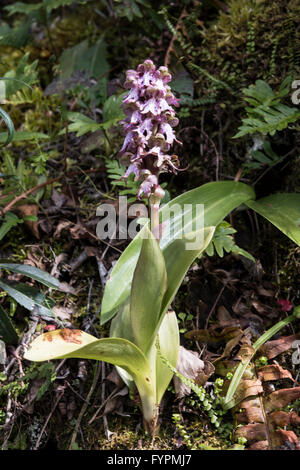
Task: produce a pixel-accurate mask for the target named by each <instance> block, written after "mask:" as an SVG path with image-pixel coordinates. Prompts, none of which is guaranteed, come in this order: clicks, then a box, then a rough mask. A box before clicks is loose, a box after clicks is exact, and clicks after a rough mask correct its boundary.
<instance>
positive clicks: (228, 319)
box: [217, 305, 240, 327]
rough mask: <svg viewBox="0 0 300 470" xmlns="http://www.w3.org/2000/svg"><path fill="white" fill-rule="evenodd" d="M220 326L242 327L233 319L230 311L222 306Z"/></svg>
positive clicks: (219, 315)
mask: <svg viewBox="0 0 300 470" xmlns="http://www.w3.org/2000/svg"><path fill="white" fill-rule="evenodd" d="M217 315H218V324H219V325H220V326H237V327H239V326H240V322H239V321H238V320H236V319H235V318H233V317H232V316H231V315H230V313H229V312H228V310H227V309H226V308H225V307H224V306H223V305H222V306H220V307H218V314H217Z"/></svg>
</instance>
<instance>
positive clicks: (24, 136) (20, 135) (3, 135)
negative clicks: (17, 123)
mask: <svg viewBox="0 0 300 470" xmlns="http://www.w3.org/2000/svg"><path fill="white" fill-rule="evenodd" d="M8 137H9V133H7V132H0V143H4V142H5V141H7V140H8ZM45 139H49V136H47V135H46V134H43V133H42V132H27V131H17V132H14V135H13V138H12V139H11V140H9V142H23V141H27V140H45ZM6 145H8V144H6Z"/></svg>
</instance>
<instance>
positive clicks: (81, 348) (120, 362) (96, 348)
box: [24, 329, 156, 413]
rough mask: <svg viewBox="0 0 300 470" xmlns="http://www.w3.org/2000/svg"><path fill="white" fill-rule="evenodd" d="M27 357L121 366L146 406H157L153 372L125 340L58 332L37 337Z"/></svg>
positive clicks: (80, 332) (137, 350)
mask: <svg viewBox="0 0 300 470" xmlns="http://www.w3.org/2000/svg"><path fill="white" fill-rule="evenodd" d="M24 358H25V359H28V360H30V361H47V360H52V359H63V358H80V359H94V360H98V361H105V362H109V363H110V364H114V365H117V366H120V367H122V368H123V369H125V370H126V371H127V372H128V373H129V374H130V375H131V376H132V377H133V379H134V381H135V383H136V386H137V388H138V390H139V393H140V397H141V400H142V403H143V406H144V405H145V403H149V402H152V403H153V406H154V407H155V403H156V400H155V390H154V388H153V379H152V371H151V370H150V368H149V364H148V362H147V360H146V358H145V356H144V354H143V353H142V351H141V350H140V349H139V348H138V347H137V346H136V345H135V344H133V343H131V342H130V341H128V340H126V339H123V338H104V339H97V338H95V337H94V336H92V335H89V334H87V333H85V332H83V331H80V330H69V329H62V330H55V331H50V332H49V333H45V334H43V335H40V336H38V337H37V338H36V339H35V340H34V341H33V342H32V343H31V345H30V347H29V349H28V350H27V351H26V353H25V355H24ZM154 412H155V410H153V413H154Z"/></svg>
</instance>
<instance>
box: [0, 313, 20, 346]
mask: <svg viewBox="0 0 300 470" xmlns="http://www.w3.org/2000/svg"><path fill="white" fill-rule="evenodd" d="M0 338H1V339H2V340H3V341H4V343H5V344H16V343H17V342H18V335H17V332H16V330H15V329H14V327H13V325H12V322H11V321H10V318H9V316H8V315H7V313H6V312H5V310H4V309H3V307H2V306H1V305H0Z"/></svg>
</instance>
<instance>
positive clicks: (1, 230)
mask: <svg viewBox="0 0 300 470" xmlns="http://www.w3.org/2000/svg"><path fill="white" fill-rule="evenodd" d="M20 223H23V219H19V217H18V216H16V214H14V213H13V212H7V213H6V214H5V219H4V222H3V224H2V225H1V227H0V240H2V239H3V238H4V237H5V235H6V234H7V233H8V232H9V231H10V230H11V229H12V228H13V227H16V225H18V224H20Z"/></svg>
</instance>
